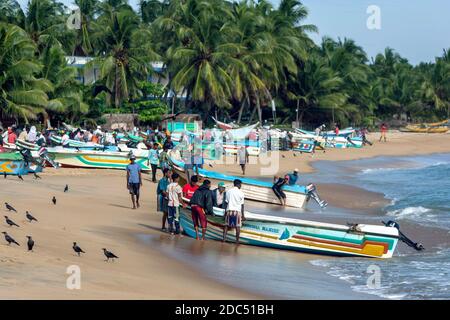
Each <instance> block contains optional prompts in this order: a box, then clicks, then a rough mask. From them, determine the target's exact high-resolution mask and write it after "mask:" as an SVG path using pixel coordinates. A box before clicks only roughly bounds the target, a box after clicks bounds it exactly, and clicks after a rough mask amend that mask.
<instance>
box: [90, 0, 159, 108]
mask: <svg viewBox="0 0 450 320" xmlns="http://www.w3.org/2000/svg"><path fill="white" fill-rule="evenodd" d="M118 7H119V8H118V9H115V8H114V7H112V6H109V5H104V6H103V8H102V10H103V12H102V14H101V16H100V17H99V18H98V20H97V21H98V29H97V32H96V34H95V35H94V37H95V39H96V50H97V51H98V53H99V56H98V57H97V59H95V60H94V61H93V63H92V65H94V66H95V65H98V66H99V68H100V72H101V75H100V76H101V80H103V81H105V83H106V86H107V87H108V88H109V89H110V90H111V91H112V92H113V95H114V97H113V99H114V105H115V106H116V107H119V106H120V105H121V103H122V102H123V101H128V100H129V99H130V98H134V97H138V96H139V95H140V94H141V93H140V90H139V86H138V81H142V80H147V76H148V75H149V74H150V73H151V72H152V70H151V65H150V62H151V61H155V60H156V59H158V55H157V54H156V53H155V52H154V51H153V50H152V48H151V46H150V43H149V41H148V39H149V38H151V33H150V31H149V30H148V29H147V28H145V27H143V26H141V25H140V24H139V18H138V16H137V14H136V13H135V12H134V11H133V10H132V9H131V8H130V7H129V6H125V5H120V6H118Z"/></svg>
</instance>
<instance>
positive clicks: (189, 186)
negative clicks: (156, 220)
mask: <svg viewBox="0 0 450 320" xmlns="http://www.w3.org/2000/svg"><path fill="white" fill-rule="evenodd" d="M197 182H198V176H196V175H195V176H192V177H191V179H190V182H189V183H186V184H185V185H184V186H183V190H182V191H183V197H185V198H186V199H189V200H190V199H191V198H192V196H193V195H194V192H195V191H196V190H197V189H198V185H197Z"/></svg>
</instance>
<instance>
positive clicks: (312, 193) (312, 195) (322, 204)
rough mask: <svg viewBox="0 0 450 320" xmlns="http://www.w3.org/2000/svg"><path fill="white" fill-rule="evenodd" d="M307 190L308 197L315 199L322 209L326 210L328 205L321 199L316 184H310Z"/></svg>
mask: <svg viewBox="0 0 450 320" xmlns="http://www.w3.org/2000/svg"><path fill="white" fill-rule="evenodd" d="M306 190H307V191H308V197H310V198H313V199H314V200H315V201H316V202H317V204H318V205H319V206H320V207H321V208H325V207H326V206H327V205H328V203H327V202H326V201H325V200H322V199H320V196H319V194H318V193H317V188H316V186H315V185H314V184H312V183H310V184H308V185H307V186H306Z"/></svg>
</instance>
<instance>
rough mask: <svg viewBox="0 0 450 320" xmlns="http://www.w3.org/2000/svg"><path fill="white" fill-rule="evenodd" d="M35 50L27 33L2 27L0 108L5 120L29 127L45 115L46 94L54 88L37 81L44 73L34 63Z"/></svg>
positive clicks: (9, 26) (5, 26)
mask: <svg viewBox="0 0 450 320" xmlns="http://www.w3.org/2000/svg"><path fill="white" fill-rule="evenodd" d="M35 50H36V47H35V45H34V44H33V42H32V41H31V39H30V38H29V37H28V35H27V33H26V32H25V31H24V30H23V29H21V28H19V27H17V26H13V25H5V24H3V23H0V70H2V72H1V75H0V105H1V115H2V117H13V118H15V119H16V120H18V119H19V118H20V119H23V120H24V121H25V122H27V123H28V121H29V120H30V119H36V117H37V115H38V114H39V113H44V112H45V108H46V107H47V103H48V100H47V94H46V92H48V91H51V90H52V85H51V83H49V82H48V81H46V80H43V79H37V78H36V75H37V74H38V73H39V72H40V71H41V70H42V67H41V65H40V64H39V63H38V62H37V61H36V60H35V57H34V53H35Z"/></svg>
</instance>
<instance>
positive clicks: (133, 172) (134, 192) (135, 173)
mask: <svg viewBox="0 0 450 320" xmlns="http://www.w3.org/2000/svg"><path fill="white" fill-rule="evenodd" d="M130 162H131V163H130V164H129V165H128V166H127V189H128V191H130V195H131V202H133V209H136V206H137V207H138V208H139V189H140V188H141V186H142V177H141V166H140V165H139V164H137V163H136V156H135V155H131V157H130Z"/></svg>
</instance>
